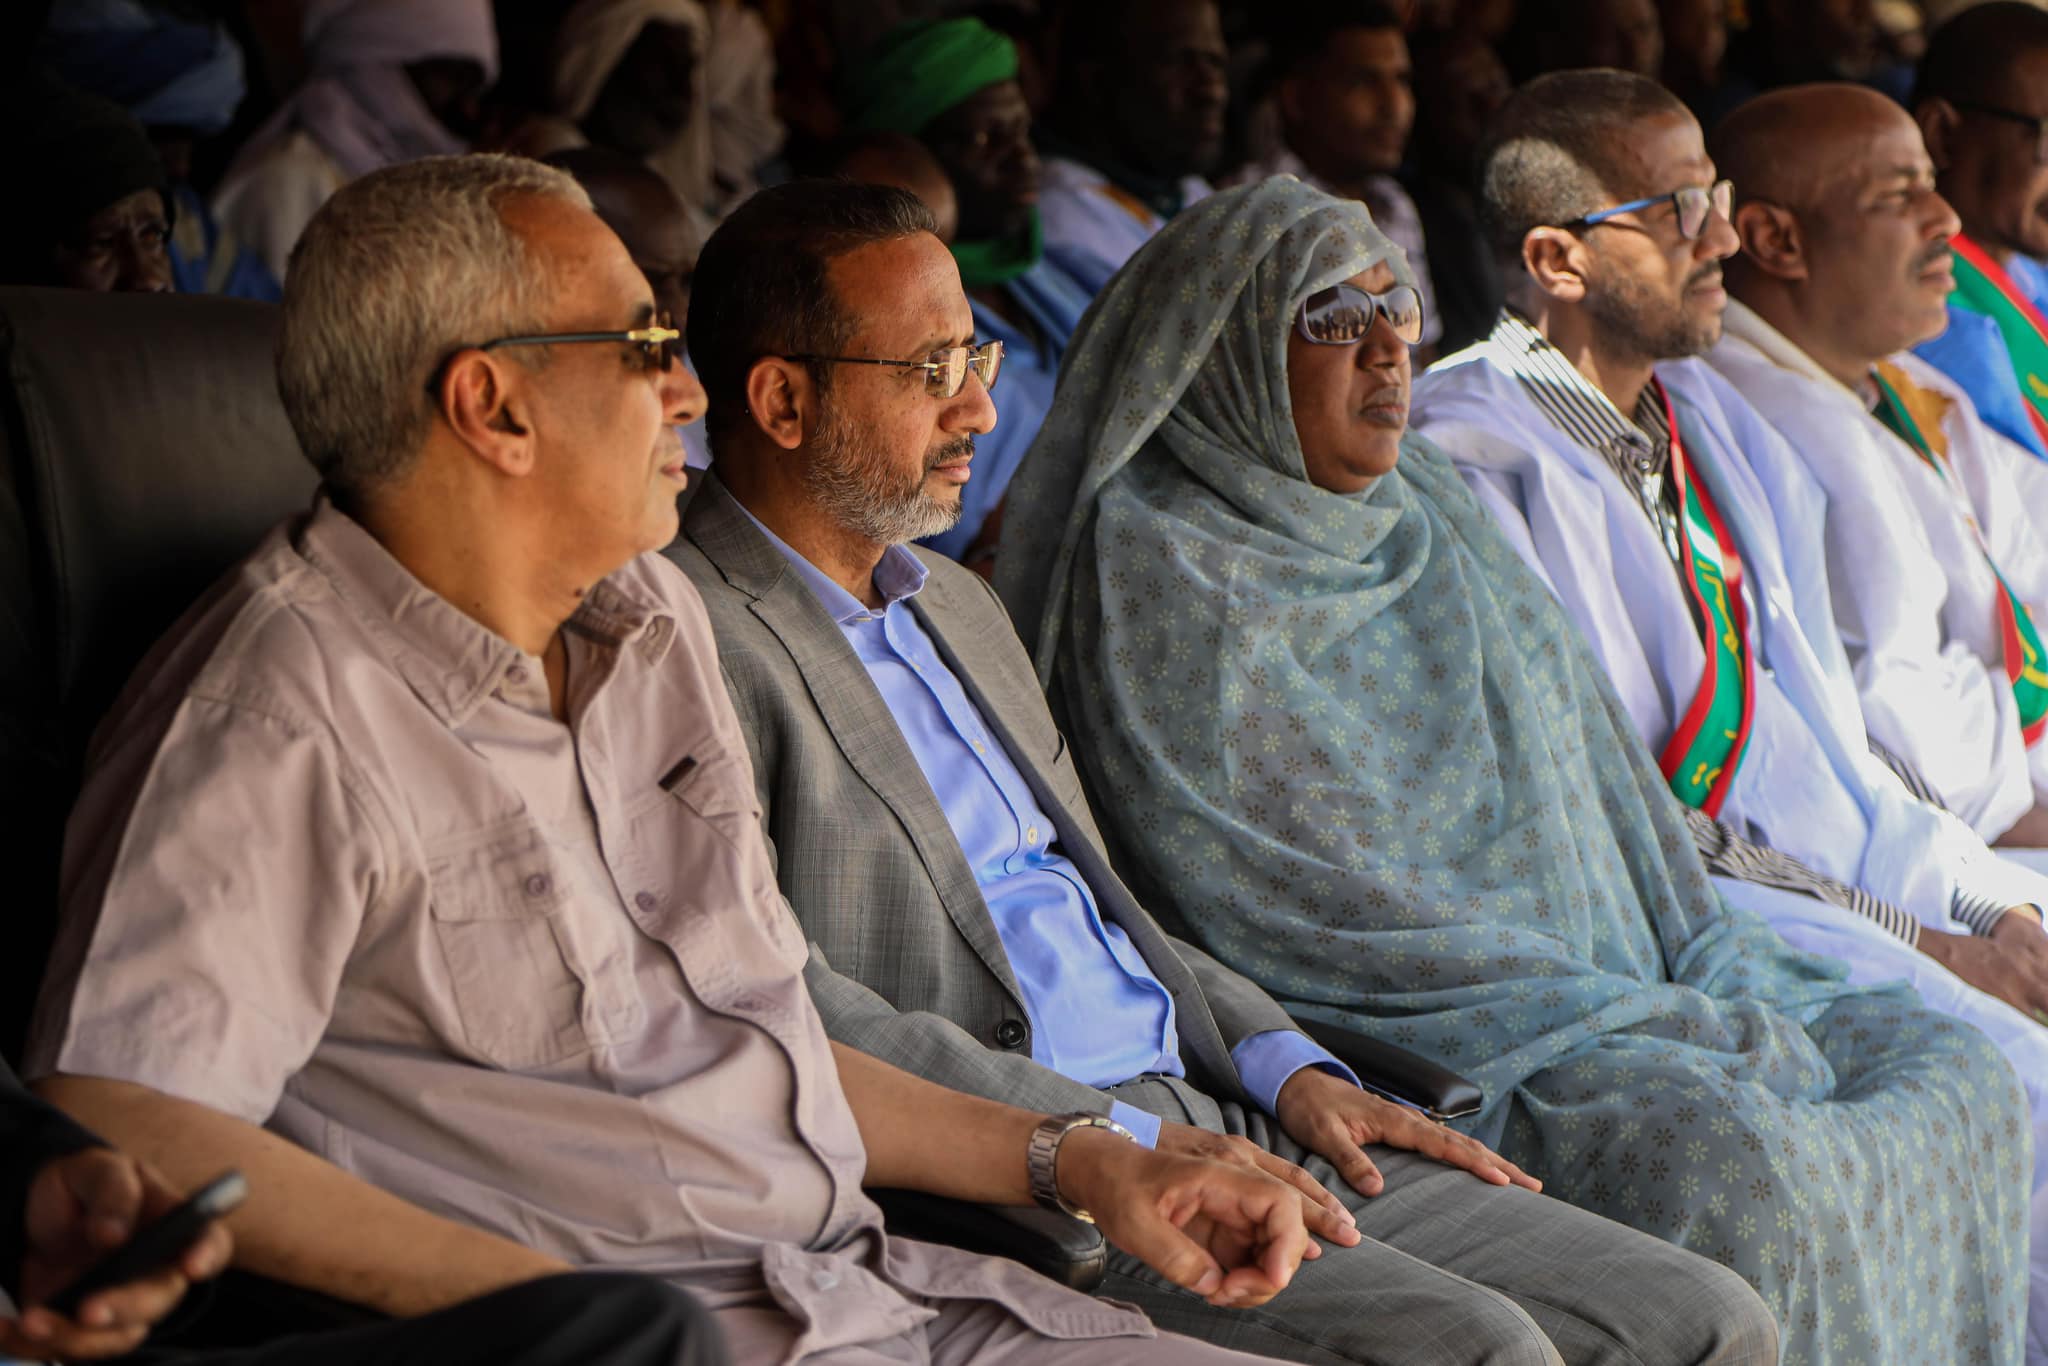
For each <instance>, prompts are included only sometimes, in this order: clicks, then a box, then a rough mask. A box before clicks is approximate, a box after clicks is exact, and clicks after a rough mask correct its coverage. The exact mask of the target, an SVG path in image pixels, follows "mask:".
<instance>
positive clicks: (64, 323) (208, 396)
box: [0, 289, 315, 744]
mask: <svg viewBox="0 0 2048 1366" xmlns="http://www.w3.org/2000/svg"><path fill="white" fill-rule="evenodd" d="M278 320H279V313H278V310H277V309H276V308H275V307H273V306H270V305H267V304H254V303H245V302H242V301H239V300H231V299H221V298H213V297H207V296H200V295H185V296H179V295H154V296H146V295H133V294H93V293H87V292H83V291H75V290H49V289H0V362H4V391H0V442H4V445H5V449H4V451H0V455H4V457H5V458H4V460H0V479H7V478H11V480H12V481H13V484H14V491H15V495H16V498H17V500H18V502H19V505H20V512H21V515H22V516H23V517H24V519H25V520H26V523H27V526H26V532H25V539H24V542H23V545H24V547H25V550H26V553H27V556H28V557H29V560H30V572H31V582H32V584H33V587H34V592H35V596H36V598H37V599H38V603H39V609H38V616H39V618H40V621H39V623H38V624H39V626H40V630H39V631H38V632H37V634H39V635H40V636H42V639H43V642H44V646H45V648H48V649H50V650H51V651H52V652H53V657H52V658H51V659H50V660H49V661H48V664H47V669H46V671H44V677H45V678H48V679H51V680H52V681H53V682H54V684H55V687H56V698H55V700H56V702H57V704H58V707H59V709H60V713H61V715H62V717H63V720H64V722H65V728H66V729H67V730H69V731H71V732H72V734H71V736H70V737H67V738H70V739H72V740H73V741H74V743H76V744H82V743H83V741H84V738H85V735H86V734H89V732H90V730H91V728H92V726H93V725H95V724H96V723H97V721H98V718H99V715H100V713H101V712H102V711H103V710H104V709H105V707H106V706H107V704H108V703H109V702H111V700H112V699H113V697H114V694H115V693H116V692H118V691H119V689H120V687H121V685H122V683H123V682H124V681H125V680H126V678H127V675H128V673H129V671H130V670H131V669H132V668H133V667H134V665H135V663H136V662H137V661H138V660H139V659H140V658H141V657H142V655H143V653H144V652H145V651H146V650H147V649H148V648H149V646H150V645H151V644H152V643H153V642H154V641H155V639H156V638H157V636H158V635H160V634H161V633H162V632H163V631H164V630H165V628H167V627H168V626H169V625H170V624H171V623H172V622H173V621H174V620H176V618H177V617H178V615H179V613H181V612H182V611H183V610H184V609H185V607H186V606H187V605H188V604H190V603H191V602H192V601H193V600H194V599H196V598H197V597H198V596H199V594H200V593H201V592H202V591H203V590H204V589H205V588H206V586H207V585H208V584H210V583H211V582H212V581H213V580H214V579H216V578H218V577H219V576H220V575H221V574H222V573H224V572H225V571H226V570H227V569H228V568H229V567H230V566H232V565H233V564H234V563H235V562H236V561H238V560H239V559H241V558H242V556H244V555H246V554H247V553H248V552H249V551H250V550H251V549H253V548H254V547H255V545H256V543H257V541H258V540H259V539H261V537H262V536H263V533H264V532H266V531H267V530H269V529H270V528H271V527H272V526H274V525H275V524H276V523H277V522H279V521H280V520H282V519H283V518H285V517H287V516H289V515H291V514H292V513H293V512H294V511H296V510H298V509H300V508H303V507H304V506H306V503H307V501H308V499H309V498H310V497H311V495H312V490H313V486H314V483H315V478H314V474H313V470H312V467H311V466H310V465H308V464H307V463H306V461H305V459H304V458H303V457H302V456H301V455H300V453H299V447H298V442H297V439H296V438H295V437H294V436H293V435H292V429H291V425H290V423H289V422H287V421H286V419H285V415H284V408H283V406H282V405H281V404H280V403H279V402H278V398H277V387H276V381H275V378H274V372H273V366H272V350H273V348H274V346H275V344H276V338H277V328H278ZM8 531H9V529H6V528H0V535H6V534H8Z"/></svg>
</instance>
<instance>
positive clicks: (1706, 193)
mask: <svg viewBox="0 0 2048 1366" xmlns="http://www.w3.org/2000/svg"><path fill="white" fill-rule="evenodd" d="M1666 200H1669V201H1670V202H1671V207H1672V208H1673V209H1675V210H1677V211H1678V231H1679V233H1680V234H1681V235H1682V236H1684V237H1686V238H1687V239H1696V238H1698V237H1699V235H1700V234H1701V233H1703V232H1705V231H1706V230H1707V219H1708V216H1709V215H1710V214H1719V215H1720V216H1721V217H1722V218H1726V217H1728V215H1729V213H1730V212H1731V211H1732V210H1733V209H1734V208H1735V182H1734V181H1732V180H1717V181H1715V182H1714V183H1713V185H1712V186H1700V185H1686V186H1683V187H1681V188H1679V189H1676V190H1673V191H1671V192H1670V193H1669V194H1653V195H1651V196H1649V197H1648V198H1646V199H1631V200H1630V201H1629V202H1628V203H1626V204H1616V205H1615V206H1614V207H1613V208H1611V209H1601V210H1600V211H1599V212H1597V213H1589V214H1584V215H1582V216H1580V217H1578V218H1573V219H1569V220H1567V221H1566V222H1563V223H1559V224H1558V225H1557V226H1558V227H1560V228H1593V227H1598V226H1599V225H1600V224H1602V223H1605V222H1606V221H1607V220H1608V219H1610V218H1613V217H1614V216H1615V215H1616V214H1623V213H1634V212H1636V211H1637V210H1638V209H1651V208H1655V207H1656V206H1657V205H1659V204H1662V203H1664V202H1665V201H1666Z"/></svg>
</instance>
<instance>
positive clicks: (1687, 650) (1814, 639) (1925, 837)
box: [1411, 342, 2048, 932]
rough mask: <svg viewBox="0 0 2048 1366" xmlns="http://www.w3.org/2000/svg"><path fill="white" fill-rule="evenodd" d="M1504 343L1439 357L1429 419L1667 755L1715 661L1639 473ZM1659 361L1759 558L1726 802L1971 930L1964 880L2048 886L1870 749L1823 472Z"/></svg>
mask: <svg viewBox="0 0 2048 1366" xmlns="http://www.w3.org/2000/svg"><path fill="white" fill-rule="evenodd" d="M1491 352H1492V346H1491V343H1489V342H1480V343H1479V344H1477V345H1476V346H1472V347H1469V348H1467V349H1466V350H1465V351H1463V352H1460V353H1459V354H1458V355H1456V356H1453V357H1451V358H1450V359H1448V360H1445V361H1443V362H1440V363H1439V364H1437V365H1436V366H1434V367H1433V368H1432V369H1431V370H1430V372H1429V373H1428V374H1427V375H1425V376H1423V378H1422V379H1421V380H1420V381H1419V382H1418V383H1417V384H1416V386H1415V401H1414V412H1413V417H1412V419H1411V420H1412V422H1413V425H1414V427H1415V429H1416V430H1417V431H1418V432H1421V433H1422V434H1423V435H1424V436H1427V437H1428V438H1430V439H1431V440H1432V441H1435V442H1436V443H1437V444H1438V445H1439V446H1441V447H1443V449H1444V451H1445V452H1446V453H1447V454H1448V455H1449V456H1450V457H1451V459H1452V460H1454V461H1455V462H1456V463H1457V465H1458V467H1459V470H1460V471H1461V473H1463V475H1464V476H1465V481H1466V483H1467V484H1469V485H1470V486H1471V488H1472V489H1473V491H1474V493H1476V494H1477V495H1478V497H1479V500H1480V502H1482V503H1484V504H1485V505H1486V506H1487V508H1488V509H1489V510H1490V511H1492V512H1493V513H1494V514H1495V516H1496V518H1497V519H1498V520H1499V521H1500V523H1501V525H1502V527H1503V528H1504V529H1505V531H1506V532H1507V536H1508V540H1509V541H1510V542H1511V543H1513V544H1514V545H1515V547H1516V548H1517V549H1518V550H1519V551H1520V552H1521V553H1522V557H1523V558H1524V559H1525V560H1527V561H1528V562H1529V563H1530V564H1531V565H1533V566H1534V567H1535V568H1536V569H1537V571H1538V572H1539V573H1541V574H1543V575H1544V577H1545V578H1546V580H1547V581H1548V582H1549V584H1550V586H1551V588H1552V591H1554V592H1555V593H1556V594H1557V596H1558V598H1559V600H1560V601H1562V602H1563V603H1564V605H1565V608H1566V610H1567V611H1569V612H1570V613H1571V616H1572V619H1573V621H1574V622H1575V623H1576V624H1577V625H1578V627H1579V629H1580V631H1582V632H1583V633H1584V634H1585V635H1586V637H1587V639H1588V641H1589V642H1590V643H1591V644H1592V646H1593V651H1594V653H1595V654H1596V655H1598V656H1599V658H1600V660H1601V663H1602V664H1603V665H1604V666H1605V667H1606V669H1607V673H1608V676H1609V678H1610V679H1612V681H1613V682H1614V685H1615V688H1616V690H1617V691H1618V692H1619V693H1620V694H1621V699H1622V703H1623V705H1625V706H1626V707H1627V708H1628V711H1629V714H1630V716H1631V717H1632V718H1633V719H1634V721H1635V723H1636V731H1637V733H1638V734H1640V735H1641V736H1642V737H1643V739H1644V740H1645V741H1646V742H1647V743H1648V744H1649V746H1650V749H1651V752H1652V753H1658V754H1661V753H1662V752H1663V749H1664V746H1665V745H1666V744H1667V743H1668V742H1669V741H1670V738H1671V736H1672V735H1673V733H1674V732H1676V730H1677V729H1678V725H1679V722H1680V721H1681V720H1682V719H1683V717H1684V716H1685V713H1686V710H1687V708H1688V707H1689V706H1690V705H1691V703H1692V700H1693V696H1694V694H1695V692H1696V691H1697V689H1698V685H1699V682H1700V675H1701V671H1702V670H1703V669H1704V668H1705V663H1706V658H1705V654H1704V652H1703V651H1702V649H1701V646H1700V638H1699V632H1698V630H1697V629H1696V628H1695V626H1694V624H1693V618H1692V609H1691V608H1690V607H1689V606H1688V605H1687V602H1686V599H1685V594H1684V588H1683V585H1682V583H1681V581H1680V579H1679V577H1678V574H1677V571H1676V570H1675V569H1674V568H1673V567H1672V564H1671V560H1670V557H1669V555H1668V554H1667V553H1666V551H1665V548H1664V545H1663V542H1662V541H1661V540H1660V539H1659V537H1658V534H1657V530H1656V528H1655V527H1654V526H1653V525H1652V524H1651V522H1650V519H1649V518H1648V517H1646V516H1644V514H1643V509H1642V506H1641V504H1640V503H1639V502H1638V501H1637V499H1636V495H1635V492H1634V491H1633V490H1632V489H1630V488H1628V487H1627V486H1626V485H1624V484H1623V482H1622V481H1621V480H1620V479H1619V478H1618V477H1616V475H1615V474H1614V472H1613V470H1612V469H1611V468H1610V467H1609V466H1608V465H1607V463H1606V461H1605V460H1604V459H1603V458H1602V457H1601V456H1600V454H1599V453H1598V452H1596V451H1593V450H1590V449H1588V448H1587V447H1585V446H1584V445H1581V444H1580V443H1579V442H1578V441H1576V440H1574V439H1573V438H1572V437H1570V436H1569V435H1567V434H1566V433H1565V432H1563V431H1561V430H1560V429H1559V428H1557V427H1556V426H1555V425H1554V424H1552V423H1551V421H1550V420H1549V418H1548V417H1547V416H1546V415H1545V414H1544V412H1543V410H1542V409H1541V408H1540V407H1538V406H1537V404H1536V402H1535V401H1534V400H1533V399H1532V398H1530V397H1529V395H1528V393H1527V392H1526V391H1525V390H1524V389H1523V387H1522V385H1521V384H1520V382H1519V381H1518V380H1516V379H1515V377H1514V376H1513V375H1512V374H1511V373H1510V372H1509V370H1508V369H1507V368H1506V366H1505V365H1503V364H1501V363H1498V362H1497V361H1496V360H1495V359H1493V358H1492V356H1491ZM1657 373H1658V376H1659V378H1661V379H1662V380H1663V382H1664V385H1665V389H1666V391H1667V392H1668V393H1669V394H1670V396H1671V400H1672V404H1673V407H1674V408H1675V409H1676V410H1677V412H1678V416H1679V428H1680V432H1681V434H1682V435H1683V437H1684V439H1685V446H1686V453H1687V455H1688V457H1689V459H1690V460H1691V463H1692V466H1693V468H1694V469H1695V470H1696V471H1697V472H1698V474H1699V476H1700V477H1701V478H1702V479H1703V480H1704V481H1705V482H1706V484H1707V486H1708V488H1709V489H1710V491H1711V492H1712V493H1713V495H1714V501H1715V503H1716V505H1717V506H1718V507H1719V509H1720V512H1721V515H1722V517H1723V518H1724V519H1725V520H1726V522H1727V524H1728V528H1729V532H1730V534H1731V535H1732V536H1733V537H1734V539H1735V542H1736V546H1737V549H1738V550H1739V552H1740V553H1741V555H1742V560H1743V571H1744V573H1743V592H1744V598H1745V601H1746V602H1747V604H1748V606H1749V620H1750V634H1751V637H1752V640H1751V654H1752V657H1753V658H1754V659H1755V661H1756V666H1757V667H1756V703H1755V708H1754V712H1753V720H1752V723H1751V734H1750V740H1749V746H1748V749H1747V750H1746V752H1745V754H1744V756H1743V760H1742V764H1741V767H1740V768H1739V769H1738V770H1737V771H1736V775H1735V779H1734V781H1733V782H1732V783H1731V784H1730V786H1729V792H1728V797H1727V800H1726V802H1725V803H1724V805H1723V806H1722V808H1721V811H1720V813H1719V815H1720V819H1722V820H1724V821H1726V822H1727V823H1728V824H1729V825H1731V826H1733V827H1734V829H1735V830H1736V831H1737V832H1738V833H1740V834H1742V835H1745V836H1747V837H1748V838H1750V839H1752V840H1754V841H1755V842H1757V843H1759V844H1765V845H1769V846H1770V847H1772V848H1774V849H1778V850H1780V851H1782V852H1784V853H1787V854H1790V855H1792V856H1793V857H1795V858H1798V859H1800V860H1801V861H1803V862H1805V863H1806V864H1808V865H1809V866H1811V867H1813V868H1816V869H1818V870H1820V871H1821V872H1824V873H1827V874H1828V875H1830V876H1832V877H1836V878H1839V879H1841V880H1842V881H1843V882H1846V883H1849V884H1851V885H1853V886H1858V887H1861V888H1863V889H1864V890H1866V891H1868V892H1870V893H1871V894H1873V895H1875V896H1879V897H1882V898H1883V899H1885V900H1886V901H1890V902H1892V903H1893V904H1894V905H1897V906H1899V907H1901V908H1903V909H1904V910H1905V911H1907V912H1908V913H1909V914H1911V915H1912V916H1913V917H1914V918H1915V919H1916V920H1918V921H1920V923H1921V924H1923V925H1927V926H1929V927H1931V928H1933V929H1939V930H1947V931H1950V932H1955V931H1956V930H1957V929H1958V927H1957V925H1956V924H1955V923H1954V922H1953V921H1952V920H1951V918H1950V916H1949V907H1950V905H1951V904H1952V900H1953V897H1954V894H1955V891H1956V889H1957V888H1962V889H1964V890H1966V891H1969V892H1972V893H1977V894H1981V895H1986V896H1994V897H1998V898H2000V899H2001V900H2003V901H2004V902H2005V904H2018V903H2021V902H2028V901H2036V902H2039V901H2042V899H2043V898H2044V897H2048V879H2044V878H2042V877H2041V876H2039V875H2037V874H2034V873H2031V872H2029V871H2028V870H2026V869H2024V868H2021V867H2018V866H2016V865H2012V864H2008V863H2006V862H2004V861H2002V860H2000V859H1998V858H1997V857H1996V856H1994V855H1993V854H1992V853H1991V851H1990V850H1989V849H1988V848H1987V847H1986V846H1985V844H1984V841H1983V840H1982V839H1981V838H1980V837H1978V835H1977V834H1976V833H1975V832H1974V831H1973V830H1971V829H1969V828H1968V827H1967V826H1965V825H1964V824H1963V823H1962V822H1961V821H1959V820H1957V819H1956V818H1955V817H1954V816H1951V815H1949V814H1947V813H1945V812H1942V811H1939V810H1936V809H1935V808H1933V807H1931V806H1929V805H1927V804H1926V803H1924V802H1921V801H1919V800H1918V799H1916V798H1915V797H1914V796H1913V795H1912V793H1911V792H1910V791H1909V790H1908V789H1907V788H1906V786H1905V785H1904V784H1903V783H1902V782H1900V781H1899V779H1898V777H1897V775H1896V774H1894V773H1892V771H1891V770H1890V769H1888V768H1887V767H1885V765H1884V764H1883V762H1882V761H1881V760H1879V759H1878V758H1877V757H1876V756H1875V755H1874V754H1872V753H1871V752H1870V748H1869V742H1868V737H1867V735H1866V732H1865V729H1864V724H1863V717H1862V712H1861V710H1860V707H1859V704H1858V701H1857V696H1856V687H1855V681H1854V678H1853V675H1852V674H1851V672H1850V668H1849V663H1848V659H1847V657H1846V656H1845V655H1844V654H1843V651H1842V646H1841V642H1840V640H1839V639H1838V638H1837V636H1836V633H1835V627H1834V619H1833V616H1832V614H1831V608H1830V601H1829V587H1828V573H1827V561H1826V556H1825V553H1824V551H1823V548H1822V546H1821V542H1820V528H1821V526H1822V525H1823V524H1824V522H1825V520H1826V517H1827V503H1826V498H1825V496H1824V494H1823V493H1822V491H1821V489H1820V488H1819V486H1818V485H1817V484H1816V483H1815V482H1814V481H1813V479H1812V477H1811V476H1810V475H1809V474H1807V473H1806V472H1805V470H1804V469H1803V467H1801V466H1800V465H1799V463H1798V461H1796V460H1794V459H1792V458H1790V457H1789V454H1787V453H1785V452H1783V451H1782V447H1783V445H1784V441H1783V439H1782V438H1781V437H1779V436H1778V434H1777V433H1776V431H1775V430H1773V429H1772V428H1771V427H1770V426H1768V425H1767V424H1766V423H1765V422H1764V421H1763V419H1762V418H1761V417H1759V416H1758V415H1757V414H1756V412H1755V411H1754V410H1753V409H1751V408H1750V407H1749V406H1748V405H1747V404H1745V403H1744V402H1743V401H1742V399H1741V398H1740V396H1738V395H1737V394H1735V393H1734V391H1733V390H1732V389H1730V388H1729V387H1728V385H1727V384H1726V383H1725V382H1724V381H1723V380H1722V379H1721V378H1720V377H1719V376H1718V375H1716V374H1715V373H1714V372H1713V371H1711V370H1709V369H1708V368H1707V367H1706V366H1705V365H1704V364H1702V363H1701V362H1698V361H1681V362H1677V363H1674V364H1668V365H1662V366H1659V367H1658V368H1657ZM1752 446H1756V447H1766V448H1777V449H1776V450H1775V451H1774V452H1773V453H1774V454H1775V455H1776V456H1777V458H1774V459H1766V460H1764V461H1762V462H1761V463H1760V464H1757V463H1754V462H1752V461H1749V460H1745V459H1744V458H1743V452H1744V451H1745V450H1746V449H1747V448H1749V447H1752ZM1760 476H1761V477H1760ZM1788 529H1789V530H1788ZM2043 904H2048V902H2043Z"/></svg>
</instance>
